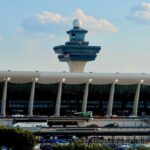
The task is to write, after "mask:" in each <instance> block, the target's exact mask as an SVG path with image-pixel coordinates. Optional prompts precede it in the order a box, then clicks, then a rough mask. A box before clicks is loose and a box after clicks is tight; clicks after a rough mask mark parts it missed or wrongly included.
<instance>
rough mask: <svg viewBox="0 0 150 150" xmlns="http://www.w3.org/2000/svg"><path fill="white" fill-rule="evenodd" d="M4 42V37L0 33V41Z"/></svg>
mask: <svg viewBox="0 0 150 150" xmlns="http://www.w3.org/2000/svg"><path fill="white" fill-rule="evenodd" d="M2 42H4V38H3V37H2V36H1V35H0V43H2Z"/></svg>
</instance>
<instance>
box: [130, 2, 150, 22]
mask: <svg viewBox="0 0 150 150" xmlns="http://www.w3.org/2000/svg"><path fill="white" fill-rule="evenodd" d="M130 18H131V19H134V20H136V21H141V22H144V23H145V22H148V23H150V3H142V4H141V5H138V6H136V7H134V8H133V9H131V14H130Z"/></svg>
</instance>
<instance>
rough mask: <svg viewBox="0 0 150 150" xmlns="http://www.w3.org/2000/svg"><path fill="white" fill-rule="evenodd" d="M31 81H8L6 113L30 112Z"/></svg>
mask: <svg viewBox="0 0 150 150" xmlns="http://www.w3.org/2000/svg"><path fill="white" fill-rule="evenodd" d="M30 91H31V83H24V84H16V83H8V87H7V105H6V114H8V115H10V114H17V113H19V114H25V115H27V113H28V104H29V98H30Z"/></svg>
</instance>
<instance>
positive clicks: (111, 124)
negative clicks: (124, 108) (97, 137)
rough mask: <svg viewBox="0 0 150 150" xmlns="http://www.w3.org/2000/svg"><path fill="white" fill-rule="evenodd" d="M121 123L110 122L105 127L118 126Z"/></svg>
mask: <svg viewBox="0 0 150 150" xmlns="http://www.w3.org/2000/svg"><path fill="white" fill-rule="evenodd" d="M118 127H119V125H118V124H117V123H114V122H113V123H109V124H106V125H105V126H104V128H118Z"/></svg>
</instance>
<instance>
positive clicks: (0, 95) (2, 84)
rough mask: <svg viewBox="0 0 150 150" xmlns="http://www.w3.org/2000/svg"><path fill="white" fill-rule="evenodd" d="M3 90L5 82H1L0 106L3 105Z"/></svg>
mask: <svg viewBox="0 0 150 150" xmlns="http://www.w3.org/2000/svg"><path fill="white" fill-rule="evenodd" d="M3 88H4V82H0V106H1V104H2V96H3ZM0 109H1V107H0Z"/></svg>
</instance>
